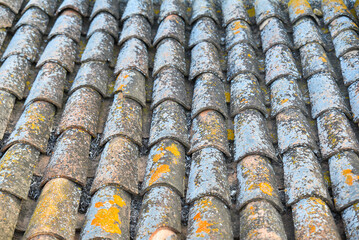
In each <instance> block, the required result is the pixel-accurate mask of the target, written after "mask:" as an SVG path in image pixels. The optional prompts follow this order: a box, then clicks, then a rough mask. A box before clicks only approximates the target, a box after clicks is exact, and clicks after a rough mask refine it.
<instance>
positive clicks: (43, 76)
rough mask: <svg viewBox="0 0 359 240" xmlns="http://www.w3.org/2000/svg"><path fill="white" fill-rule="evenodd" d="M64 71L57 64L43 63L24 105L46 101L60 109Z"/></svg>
mask: <svg viewBox="0 0 359 240" xmlns="http://www.w3.org/2000/svg"><path fill="white" fill-rule="evenodd" d="M65 81H66V70H65V69H64V68H63V67H61V66H60V65H58V64H57V63H51V62H49V63H45V65H43V66H42V68H41V70H40V71H39V73H38V74H37V76H36V79H35V82H34V83H33V85H32V88H31V90H30V93H29V95H28V97H27V98H26V101H25V103H24V105H25V106H26V105H28V104H29V103H31V102H34V101H46V102H49V103H52V104H54V105H55V106H56V107H57V108H61V107H62V102H63V99H62V97H63V91H64V83H65Z"/></svg>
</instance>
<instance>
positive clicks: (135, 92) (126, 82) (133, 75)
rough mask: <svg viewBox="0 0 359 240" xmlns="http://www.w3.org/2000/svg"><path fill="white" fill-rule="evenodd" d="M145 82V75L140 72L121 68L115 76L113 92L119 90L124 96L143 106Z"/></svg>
mask: <svg viewBox="0 0 359 240" xmlns="http://www.w3.org/2000/svg"><path fill="white" fill-rule="evenodd" d="M145 83H146V80H145V77H144V76H143V75H142V74H141V73H140V72H138V71H136V70H131V69H129V70H123V71H121V73H120V74H119V75H118V76H117V79H116V83H115V88H114V93H118V92H121V93H122V94H123V96H124V97H126V98H131V99H133V100H135V101H136V102H138V103H139V104H141V105H142V106H143V107H145V106H146V99H145V94H144V93H145Z"/></svg>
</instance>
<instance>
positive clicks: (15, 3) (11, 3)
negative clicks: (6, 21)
mask: <svg viewBox="0 0 359 240" xmlns="http://www.w3.org/2000/svg"><path fill="white" fill-rule="evenodd" d="M23 1H24V0H0V4H1V5H5V6H7V7H8V8H10V9H11V11H13V12H14V13H15V14H18V12H19V10H20V8H21V5H22V2H23Z"/></svg>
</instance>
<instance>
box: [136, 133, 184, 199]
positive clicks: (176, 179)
mask: <svg viewBox="0 0 359 240" xmlns="http://www.w3.org/2000/svg"><path fill="white" fill-rule="evenodd" d="M185 156H186V154H185V148H184V147H183V145H182V144H180V143H179V142H177V141H175V140H172V139H164V140H162V141H159V142H158V143H156V144H155V145H153V146H152V148H151V150H150V153H149V155H148V158H147V167H146V172H145V179H144V180H143V184H142V191H141V192H142V194H144V193H146V192H148V191H149V190H150V189H152V188H155V187H158V186H166V187H169V188H172V190H173V191H175V192H176V193H177V194H178V195H180V196H181V197H183V196H184V191H185V182H184V180H185V178H184V177H185Z"/></svg>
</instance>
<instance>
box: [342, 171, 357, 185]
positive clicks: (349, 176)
mask: <svg viewBox="0 0 359 240" xmlns="http://www.w3.org/2000/svg"><path fill="white" fill-rule="evenodd" d="M342 174H343V175H344V177H345V183H346V184H348V185H349V186H351V185H353V182H354V181H355V180H358V179H359V176H357V175H355V174H354V173H353V172H352V170H351V169H345V170H343V171H342Z"/></svg>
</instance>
